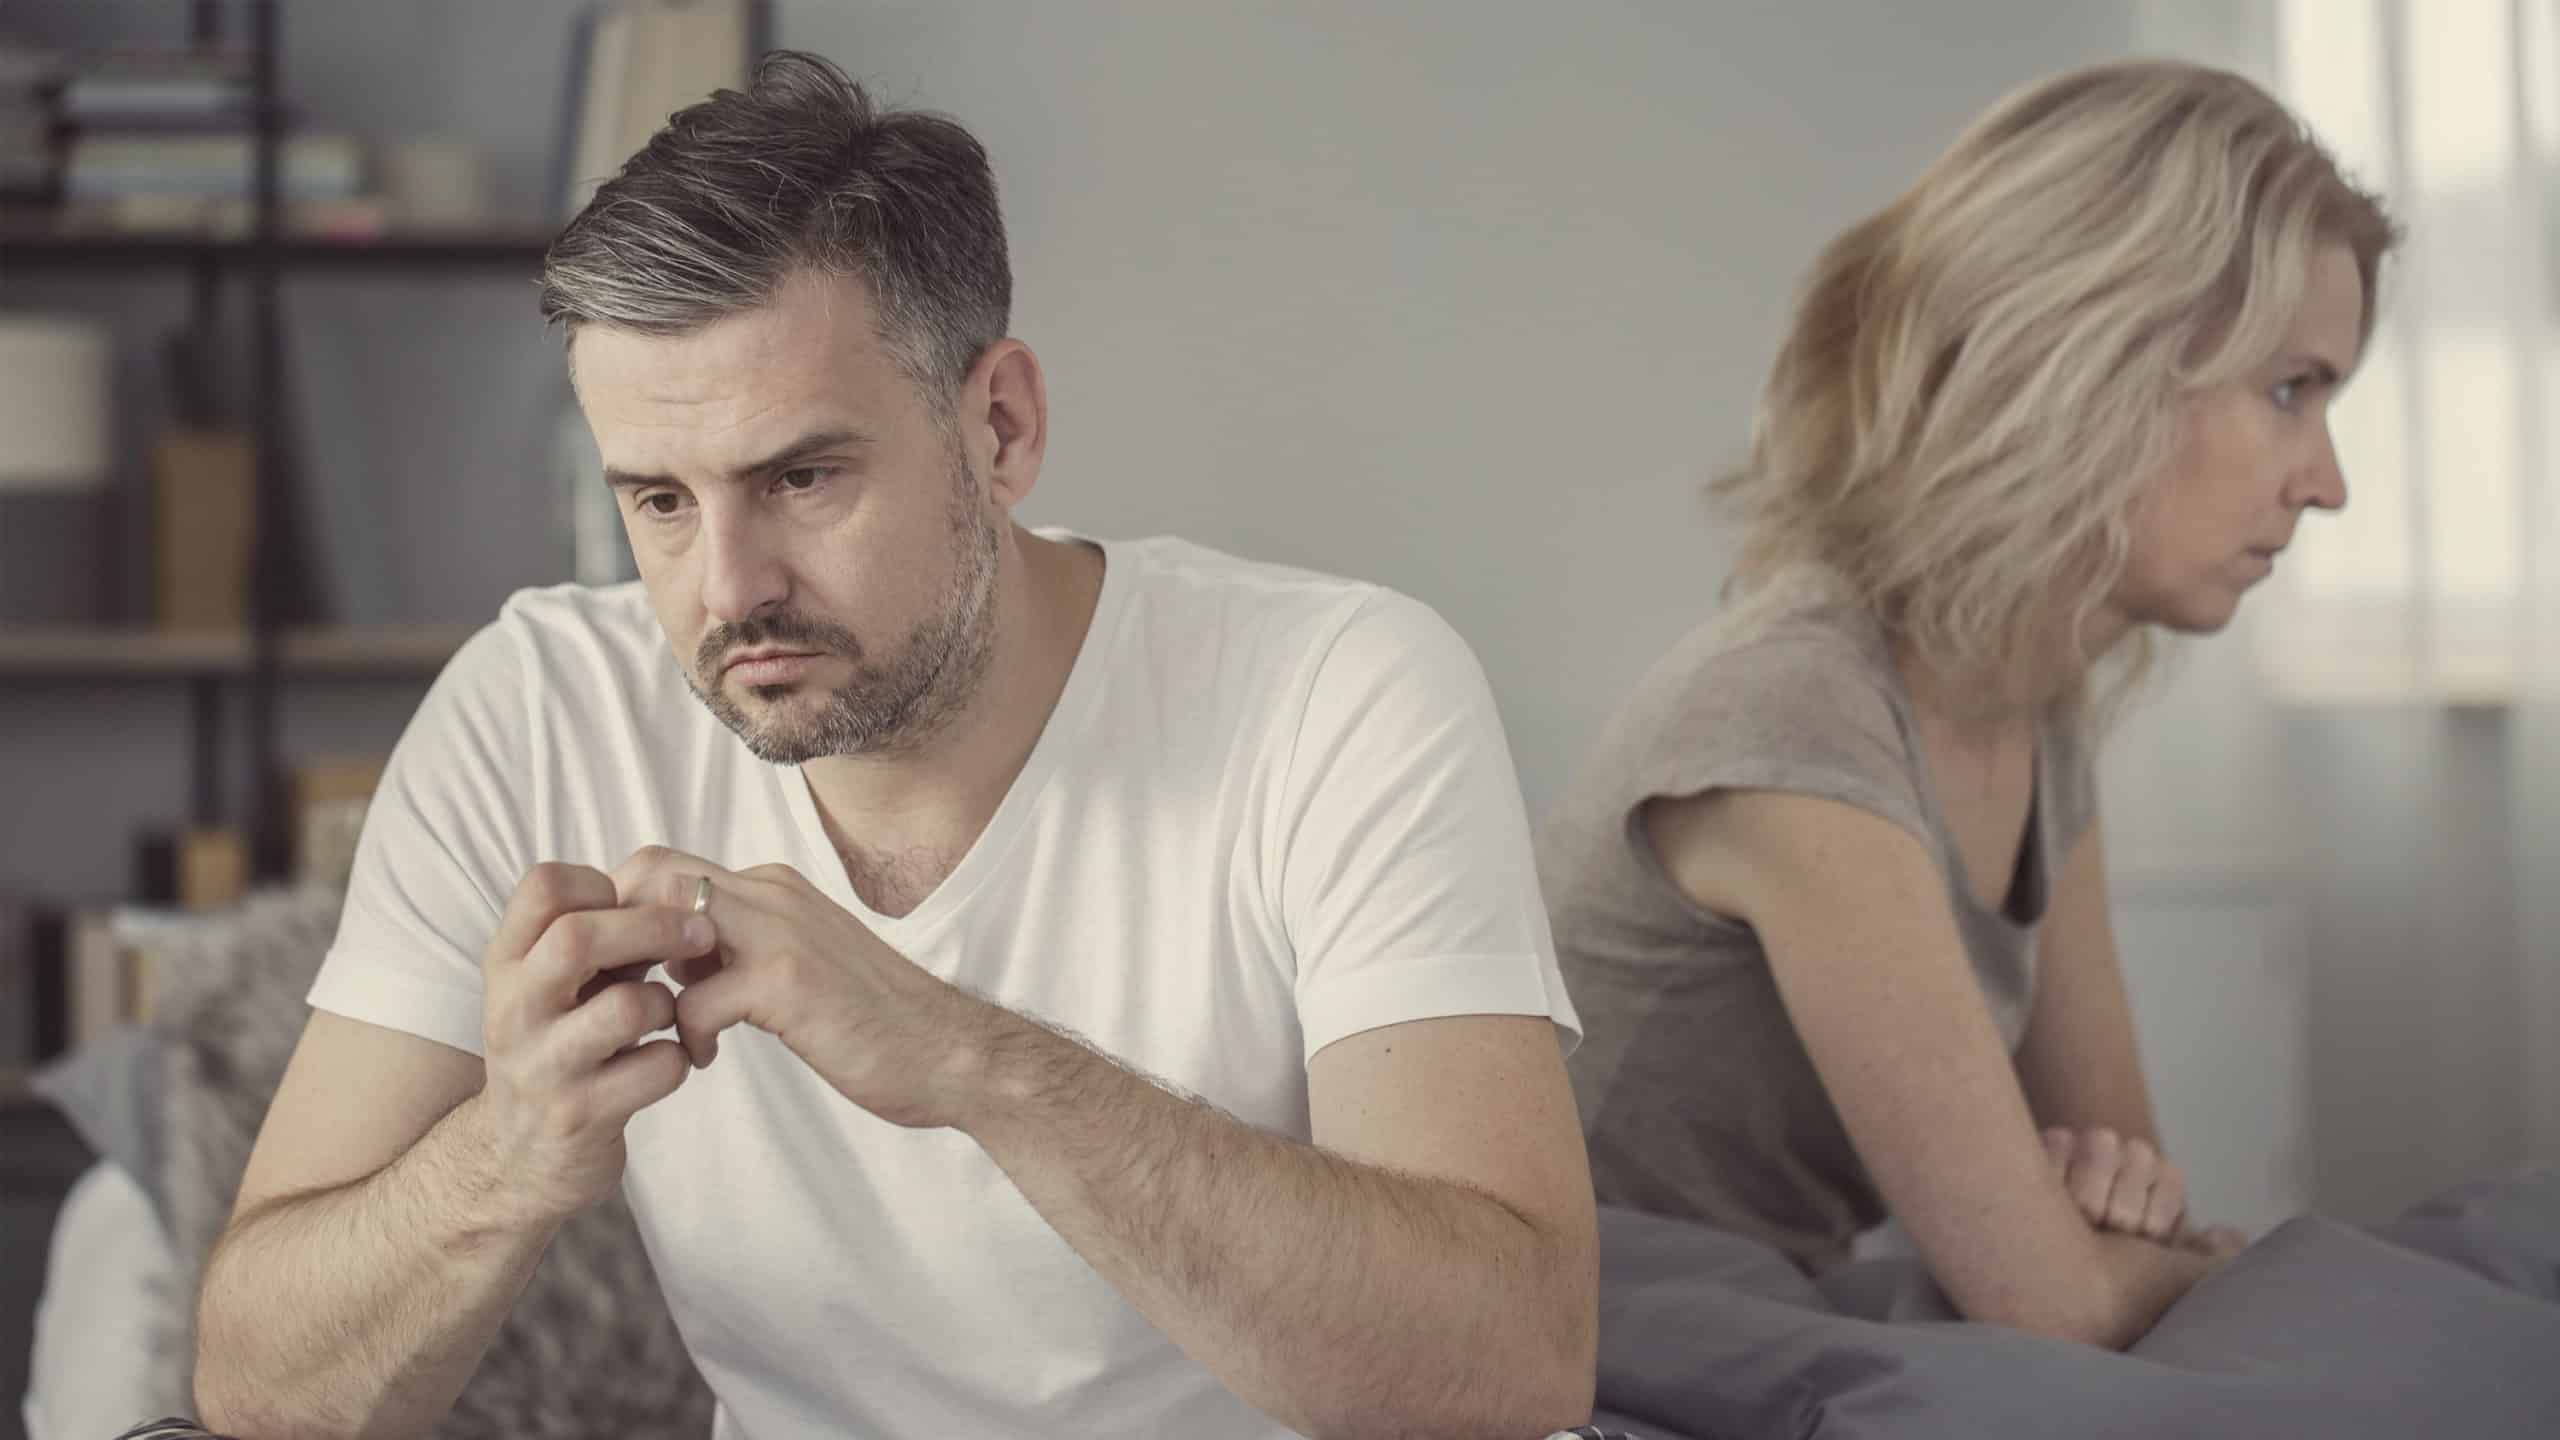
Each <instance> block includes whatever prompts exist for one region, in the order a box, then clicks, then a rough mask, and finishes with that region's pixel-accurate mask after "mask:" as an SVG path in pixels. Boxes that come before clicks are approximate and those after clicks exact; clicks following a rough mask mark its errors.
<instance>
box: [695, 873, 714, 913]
mask: <svg viewBox="0 0 2560 1440" xmlns="http://www.w3.org/2000/svg"><path fill="white" fill-rule="evenodd" d="M693 913H694V914H696V915H708V914H710V913H711V877H710V876H708V875H704V876H701V877H699V878H697V879H696V880H695V881H694V882H693Z"/></svg>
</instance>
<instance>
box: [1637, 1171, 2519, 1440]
mask: <svg viewBox="0 0 2560 1440" xmlns="http://www.w3.org/2000/svg"><path fill="white" fill-rule="evenodd" d="M1600 1235H1601V1277H1600V1388H1599V1396H1600V1404H1601V1408H1602V1412H1603V1413H1602V1415H1601V1417H1600V1422H1601V1423H1602V1424H1604V1425H1606V1426H1608V1427H1610V1428H1611V1429H1613V1430H1624V1431H1625V1432H1627V1433H1628V1434H1629V1435H1631V1436H1636V1437H1641V1440H1727V1437H1734V1440H1740V1437H1753V1440H1757V1437H1764V1436H1777V1437H1787V1440H1888V1437H1889V1440H1931V1437H1939V1436H1945V1437H1949V1440H1957V1437H1961V1440H1977V1437H1981V1436H1999V1435H2039V1434H2069V1435H2073V1436H2079V1437H2088V1440H2112V1437H2124V1440H2134V1437H2144V1440H2149V1437H2156V1436H2161V1435H2178V1436H2182V1437H2189V1440H2226V1437H2227V1440H2243V1437H2245V1440H2261V1437H2265V1436H2269V1435H2279V1434H2293V1435H2320V1436H2323V1437H2335V1440H2359V1437H2374V1440H2382V1437H2391V1440H2400V1437H2406V1436H2410V1435H2421V1434H2427V1435H2482V1436H2486V1435H2498V1436H2508V1435H2516V1436H2522V1435H2560V1172H2545V1173H2538V1174H2535V1175H2529V1176H2526V1177H2523V1178H2521V1179H2517V1180H2513V1181H2508V1182H2504V1183H2496V1184H2482V1185H2474V1186H2468V1187H2465V1188H2463V1189H2461V1190H2457V1191H2454V1192H2451V1193H2448V1194H2446V1195H2444V1196H2441V1197H2439V1198H2437V1199H2436V1200H2433V1201H2430V1202H2429V1203H2427V1204H2425V1205H2422V1206H2419V1207H2418V1208H2416V1209H2414V1210H2412V1211H2410V1212H2409V1213H2408V1214H2407V1215H2405V1216H2403V1217H2402V1218H2401V1219H2400V1220H2398V1221H2396V1222H2394V1223H2392V1224H2390V1225H2386V1226H2380V1227H2376V1228H2373V1229H2369V1230H2368V1229H2359V1228H2357V1227H2353V1226H2349V1225H2344V1224H2339V1223H2336V1222H2333V1221H2329V1220H2323V1219H2318V1218H2306V1219H2300V1220H2295V1221H2292V1222H2289V1223H2287V1224H2285V1225H2283V1226H2281V1227H2279V1228H2278V1229H2276V1230H2275V1231H2273V1232H2272V1233H2270V1234H2269V1235H2268V1236H2267V1237H2266V1238H2265V1239H2263V1240H2260V1241H2259V1242H2258V1243H2256V1244H2255V1245H2252V1246H2251V1247H2250V1248H2249V1249H2248V1250H2246V1251H2244V1252H2243V1253H2242V1254H2240V1255H2239V1256H2237V1257H2235V1258H2233V1259H2232V1260H2230V1261H2227V1262H2225V1263H2224V1264H2223V1265H2222V1266H2221V1267H2220V1268H2218V1269H2217V1270H2215V1271H2214V1273H2212V1274H2211V1275H2209V1276H2207V1277H2206V1278H2205V1280H2204V1281H2203V1282H2202V1283H2201V1284H2199V1285H2198V1286H2197V1287H2196V1288H2195V1289H2194V1290H2192V1291H2190V1292H2189V1293H2188V1294H2187V1296H2186V1297H2185V1298H2184V1299H2182V1300H2181V1301H2179V1303H2178V1304H2177V1305H2175V1306H2173V1307H2172V1308H2171V1309H2170V1310H2169V1312H2168V1313H2167V1314H2166V1315H2165V1316H2163V1317H2162V1319H2161V1320H2160V1322H2159V1324H2158V1325H2156V1326H2155V1327H2154V1328H2153V1329H2152V1331H2151V1332H2150V1333H2149V1334H2148V1335H2146V1336H2145V1337H2144V1338H2143V1339H2142V1340H2141V1341H2139V1342H2138V1343H2136V1344H2135V1345H2134V1346H2133V1347H2132V1348H2131V1349H2130V1350H2129V1351H2127V1352H2125V1353H2122V1354H2118V1353H2114V1352H2110V1351H2104V1350H2098V1349H2094V1348H2090V1347H2087V1346H2080V1345H2072V1344H2068V1343H2065V1342H2061V1341H2055V1340H2045V1339H2040V1338H2037V1337H2035V1336H2030V1335H2026V1334H2022V1333H2019V1332H2015V1331H2009V1330H2003V1329H1999V1328H1997V1327H1993V1326H1988V1325H1977V1324H1970V1323H1966V1322H1962V1321H1960V1320H1957V1319H1956V1318H1955V1317H1954V1315H1953V1312H1952V1311H1951V1310H1950V1309H1949V1308H1948V1306H1947V1303H1946V1301H1945V1299H1944V1297H1943V1296H1942V1295H1940V1294H1939V1292H1938V1290H1937V1288H1936V1286H1935V1285H1934V1284H1932V1283H1931V1282H1930V1280H1929V1278H1928V1275H1927V1273H1926V1271H1925V1270H1924V1269H1923V1268H1922V1267H1921V1265H1920V1262H1918V1261H1917V1260H1915V1259H1902V1258H1897V1259H1884V1260H1869V1261H1862V1262H1858V1263H1856V1264H1852V1265H1848V1266H1843V1267H1841V1268H1840V1269H1838V1270H1834V1271H1831V1272H1828V1273H1826V1274H1824V1275H1823V1276H1821V1277H1819V1278H1818V1279H1815V1278H1808V1277H1807V1276H1805V1275H1803V1274H1802V1273H1801V1272H1799V1271H1797V1270H1796V1269H1795V1268H1794V1267H1793V1266H1792V1265H1790V1264H1789V1263H1788V1262H1787V1261H1786V1260H1785V1259H1784V1258H1783V1257H1781V1256H1780V1255H1779V1254H1778V1253H1777V1252H1775V1251H1773V1250H1769V1249H1767V1248H1765V1247H1763V1246H1760V1245H1758V1244H1756V1243H1754V1242H1752V1241H1749V1240H1745V1239H1742V1238H1740V1237H1737V1236H1733V1235H1728V1234H1724V1233H1722V1232H1719V1231H1715V1230H1711V1229H1708V1228H1705V1227H1703V1226H1699V1225H1695V1224H1691V1223H1688V1222H1684V1221H1676V1220H1668V1219H1663V1218H1660V1217H1656V1216H1649V1215H1643V1214H1639V1213H1636V1212H1634V1211H1629V1210H1617V1209H1604V1210H1603V1211H1602V1213H1601V1225H1600Z"/></svg>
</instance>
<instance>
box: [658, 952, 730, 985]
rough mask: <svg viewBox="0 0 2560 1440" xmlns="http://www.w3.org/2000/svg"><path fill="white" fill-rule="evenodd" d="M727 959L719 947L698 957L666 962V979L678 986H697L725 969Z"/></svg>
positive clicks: (693, 956) (685, 957) (692, 956)
mask: <svg viewBox="0 0 2560 1440" xmlns="http://www.w3.org/2000/svg"><path fill="white" fill-rule="evenodd" d="M728 963H729V960H728V957H727V956H726V955H724V954H723V953H721V949H720V947H719V946H716V945H715V946H713V947H712V948H710V949H708V950H705V951H703V952H702V953H701V954H699V955H687V956H684V957H682V958H680V959H675V960H670V961H668V962H667V978H668V979H670V980H673V981H674V982H676V983H677V984H679V985H699V984H701V983H702V982H703V981H705V980H708V979H710V978H711V977H712V976H714V975H717V974H719V973H720V972H721V971H722V970H723V969H725V968H727V966H728Z"/></svg>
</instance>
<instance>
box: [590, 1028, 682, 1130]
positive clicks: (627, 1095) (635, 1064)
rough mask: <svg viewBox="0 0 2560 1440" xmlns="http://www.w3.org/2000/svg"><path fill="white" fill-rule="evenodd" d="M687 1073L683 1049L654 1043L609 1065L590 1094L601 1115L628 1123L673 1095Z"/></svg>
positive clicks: (671, 1043)
mask: <svg viewBox="0 0 2560 1440" xmlns="http://www.w3.org/2000/svg"><path fill="white" fill-rule="evenodd" d="M686 1073H687V1071H686V1070H685V1063H684V1047H683V1046H681V1045H678V1044H677V1043H676V1042H674V1041H673V1040H652V1041H650V1042H648V1043H647V1044H645V1045H641V1046H639V1047H637V1048H635V1049H633V1050H631V1051H629V1052H627V1053H625V1054H621V1055H616V1056H615V1057H613V1058H612V1059H610V1060H608V1061H606V1062H605V1063H604V1066H603V1068H601V1069H599V1070H597V1071H596V1074H595V1078H594V1080H592V1081H591V1082H589V1083H590V1084H592V1085H593V1086H594V1087H595V1088H594V1089H593V1090H592V1091H590V1092H589V1093H590V1094H592V1095H593V1096H594V1097H595V1104H596V1109H597V1111H598V1112H599V1113H600V1114H602V1115H604V1116H608V1117H611V1118H614V1119H618V1120H622V1121H625V1122H628V1121H629V1120H630V1118H631V1117H632V1116H634V1115H637V1114H639V1113H640V1112H641V1111H643V1110H645V1109H647V1108H649V1107H650V1106H652V1105H655V1104H657V1103H658V1102H659V1101H661V1100H664V1099H666V1098H667V1097H668V1096H670V1095H672V1094H674V1093H675V1092H676V1087H677V1086H679V1085H682V1084H683V1083H684V1077H685V1075H686Z"/></svg>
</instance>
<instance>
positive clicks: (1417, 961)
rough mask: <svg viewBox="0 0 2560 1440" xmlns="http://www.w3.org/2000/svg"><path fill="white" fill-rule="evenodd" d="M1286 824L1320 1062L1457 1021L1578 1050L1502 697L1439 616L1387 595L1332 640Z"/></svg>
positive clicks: (1290, 911) (1301, 1001)
mask: <svg viewBox="0 0 2560 1440" xmlns="http://www.w3.org/2000/svg"><path fill="white" fill-rule="evenodd" d="M1277 813H1278V824H1279V826H1280V828H1281V834H1280V835H1279V836H1278V840H1277V845H1276V847H1275V848H1276V853H1277V854H1279V856H1280V857H1281V876H1280V908H1281V912H1282V916H1283V919H1284V921H1285V924H1286V926H1287V930H1288V935H1289V939H1290V943H1291V947H1292V949H1293V950H1294V952H1295V955H1296V959H1297V977H1296V994H1297V1004H1298V1014H1299V1022H1300V1027H1301V1029H1302V1030H1303V1032H1304V1036H1305V1046H1306V1053H1307V1055H1308V1057H1309V1058H1312V1057H1313V1056H1314V1055H1315V1053H1316V1052H1317V1051H1319V1050H1321V1049H1323V1048H1324V1047H1325V1046H1327V1045H1330V1044H1332V1043H1333V1042H1334V1041H1336V1040H1339V1039H1341V1038H1343V1037H1344V1036H1347V1035H1354V1034H1358V1033H1360V1032H1361V1031H1364V1030H1372V1029H1376V1028H1378V1027H1380V1026H1385V1025H1394V1024H1399V1023H1402V1022H1404V1021H1408V1020H1421V1019H1430V1018H1436V1017H1441V1016H1449V1015H1544V1016H1546V1017H1548V1018H1549V1019H1551V1020H1553V1021H1554V1022H1555V1024H1556V1025H1557V1027H1558V1029H1559V1031H1560V1032H1561V1039H1562V1042H1563V1044H1564V1045H1565V1046H1566V1048H1567V1049H1570V1048H1571V1047H1572V1046H1573V1045H1574V1044H1575V1043H1577V1042H1578V1041H1579V1040H1580V1038H1581V1023H1580V1021H1579V1020H1578V1019H1577V1018H1576V1017H1575V1015H1574V1012H1573V1007H1572V1003H1571V1002H1570V1001H1569V1000H1568V999H1567V998H1566V996H1565V990H1564V982H1563V979H1562V977H1561V975H1560V974H1559V973H1558V971H1557V968H1556V962H1555V945H1554V941H1553V939H1552V938H1551V937H1550V935H1549V934H1548V930H1547V917H1546V910H1545V907H1544V906H1543V905H1542V904H1541V902H1540V901H1539V898H1538V882H1537V871H1536V866H1535V862H1534V861H1533V859H1532V858H1531V853H1530V844H1529V828H1528V816H1527V813H1526V807H1525V806H1524V805H1523V803H1522V801H1521V798H1520V785H1519V780H1518V777H1517V774H1516V772H1515V771H1514V770H1513V768H1512V763H1511V753H1510V746H1509V744H1508V742H1507V741H1506V740H1505V739H1504V736H1503V732H1502V722H1501V718H1500V716H1499V715H1498V714H1497V713H1496V711H1495V709H1494V703H1493V694H1492V691H1491V689H1490V687H1488V686H1487V685H1486V683H1485V678H1484V672H1483V670H1482V669H1481V668H1480V667H1479V666H1478V665H1477V664H1476V659H1475V656H1474V654H1473V653H1472V652H1470V651H1469V650H1468V649H1467V646H1466V642H1464V641H1463V640H1461V639H1459V638H1458V635H1457V633H1456V632H1455V631H1453V630H1451V629H1450V628H1449V626H1448V625H1447V624H1446V623H1445V622H1443V621H1442V620H1441V619H1440V617H1439V616H1438V615H1436V614H1434V613H1432V611H1431V610H1430V608H1429V607H1427V606H1425V605H1423V604H1421V603H1420V602H1418V601H1415V600H1412V599H1409V598H1407V597H1405V596H1402V595H1397V594H1395V593H1393V592H1391V591H1374V592H1371V593H1370V595H1369V596H1368V597H1367V598H1366V599H1364V600H1363V601H1362V603H1361V605H1360V607H1359V609H1358V610H1357V611H1356V612H1355V613H1354V614H1353V615H1352V616H1351V618H1350V619H1349V620H1348V621H1347V622H1346V623H1345V624H1344V626H1343V628H1342V629H1341V630H1340V631H1339V632H1338V633H1337V634H1336V635H1335V637H1334V639H1333V641H1332V642H1331V644H1330V646H1329V647H1328V648H1327V650H1326V652H1325V654H1324V655H1323V657H1322V659H1321V660H1320V661H1319V662H1318V664H1317V665H1316V668H1315V670H1314V672H1313V677H1312V679H1311V681H1310V683H1309V685H1308V688H1307V692H1306V703H1305V707H1304V710H1303V712H1302V714H1301V718H1300V721H1299V724H1298V728H1297V735H1296V738H1295V742H1294V744H1293V745H1292V746H1291V750H1290V755H1289V761H1288V766H1287V770H1286V772H1285V777H1284V779H1283V781H1282V794H1281V801H1280V804H1279V806H1278V807H1277Z"/></svg>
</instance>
